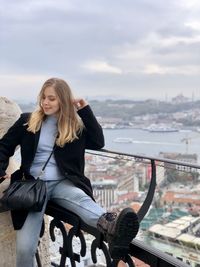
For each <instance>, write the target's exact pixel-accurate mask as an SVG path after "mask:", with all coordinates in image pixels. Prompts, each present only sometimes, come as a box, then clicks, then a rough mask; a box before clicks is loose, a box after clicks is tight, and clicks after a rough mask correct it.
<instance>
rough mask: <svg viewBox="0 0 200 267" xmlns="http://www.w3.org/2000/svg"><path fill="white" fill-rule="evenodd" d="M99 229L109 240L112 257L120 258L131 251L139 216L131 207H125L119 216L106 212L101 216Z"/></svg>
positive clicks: (98, 223)
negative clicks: (130, 247) (130, 245)
mask: <svg viewBox="0 0 200 267" xmlns="http://www.w3.org/2000/svg"><path fill="white" fill-rule="evenodd" d="M97 229H98V230H99V231H100V232H101V233H103V235H104V239H105V241H106V242H108V246H109V251H110V255H111V257H112V258H113V259H119V258H122V257H123V256H125V255H126V254H127V253H128V252H129V244H130V242H131V241H132V239H133V238H134V237H135V236H136V235H137V233H138V230H139V222H138V217H137V214H136V213H135V212H134V211H133V209H131V208H125V209H123V210H122V211H121V212H120V214H119V215H118V216H117V214H116V213H105V214H103V215H102V216H101V217H100V218H99V220H98V222H97Z"/></svg>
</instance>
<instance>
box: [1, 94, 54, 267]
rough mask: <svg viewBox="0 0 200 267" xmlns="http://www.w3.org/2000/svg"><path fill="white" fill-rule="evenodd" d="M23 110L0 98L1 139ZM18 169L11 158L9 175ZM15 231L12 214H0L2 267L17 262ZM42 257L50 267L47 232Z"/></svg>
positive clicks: (7, 266)
mask: <svg viewBox="0 0 200 267" xmlns="http://www.w3.org/2000/svg"><path fill="white" fill-rule="evenodd" d="M20 114H21V110H20V108H19V106H18V105H17V104H16V103H15V102H13V101H10V100H8V99H7V98H5V97H0V138H1V137H2V136H3V135H4V134H5V133H6V132H7V130H8V128H9V127H10V126H11V125H12V124H13V123H14V122H15V121H16V120H17V119H18V118H19V116H20ZM17 168H18V163H17V162H16V161H15V160H14V159H13V158H10V162H9V167H8V170H7V173H12V172H13V171H14V170H16V169H17ZM8 184H9V179H6V180H5V181H4V182H3V183H1V184H0V197H1V195H2V192H3V190H4V189H5V188H7V186H8ZM45 223H46V229H48V218H45ZM15 238H16V235H15V231H14V230H13V226H12V222H11V217H10V212H9V211H8V212H2V213H0V266H1V267H14V266H15V262H16V253H15V251H16V246H15ZM40 244H41V245H40V248H39V251H40V255H41V261H42V266H43V267H49V266H50V254H49V236H48V233H47V230H46V231H45V234H44V236H43V238H42V240H41V242H40Z"/></svg>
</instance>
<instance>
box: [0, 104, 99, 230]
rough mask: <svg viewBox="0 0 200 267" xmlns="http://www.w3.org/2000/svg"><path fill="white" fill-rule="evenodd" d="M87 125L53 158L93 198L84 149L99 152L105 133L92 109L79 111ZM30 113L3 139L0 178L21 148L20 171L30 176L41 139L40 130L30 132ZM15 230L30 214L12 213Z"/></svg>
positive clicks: (67, 176) (0, 146)
mask: <svg viewBox="0 0 200 267" xmlns="http://www.w3.org/2000/svg"><path fill="white" fill-rule="evenodd" d="M77 112H78V115H79V116H80V117H81V119H82V121H83V123H84V126H85V127H84V129H83V131H82V133H81V134H80V135H79V138H78V139H76V140H74V141H73V142H71V143H66V144H65V145H64V146H63V147H59V146H57V145H55V150H54V156H55V160H56V163H57V166H58V168H59V170H60V172H61V173H62V175H63V176H64V177H65V178H66V179H69V180H70V181H71V182H73V183H74V185H75V186H77V187H78V188H81V189H82V190H83V191H84V192H85V193H86V194H88V195H89V196H90V197H91V198H93V193H92V187H91V183H90V180H89V179H88V178H87V177H86V176H85V175H84V166H85V158H84V155H85V149H94V150H98V149H100V148H102V147H103V146H104V136H103V131H102V128H101V126H100V125H99V123H98V122H97V120H96V118H95V116H94V114H93V112H92V110H91V108H90V106H89V105H87V106H86V107H84V108H82V109H80V110H78V111H77ZM29 117H30V113H23V114H21V116H20V118H19V119H18V120H17V121H16V122H15V124H14V125H13V126H11V128H10V129H9V130H8V132H7V133H6V134H5V135H4V136H3V137H2V139H0V177H2V176H4V175H5V174H6V172H5V171H6V169H7V167H8V163H9V157H11V156H13V154H14V152H15V149H16V147H17V146H18V145H19V146H20V148H21V149H20V151H21V167H20V169H21V170H22V171H23V172H24V174H25V175H27V174H30V167H31V164H32V162H33V160H34V156H35V153H36V150H37V145H38V141H39V137H40V130H39V131H38V132H36V134H33V133H31V132H28V131H27V120H28V118H29ZM11 215H12V220H13V226H14V228H15V229H20V228H21V227H22V225H23V223H24V221H25V219H26V216H27V212H24V211H12V212H11Z"/></svg>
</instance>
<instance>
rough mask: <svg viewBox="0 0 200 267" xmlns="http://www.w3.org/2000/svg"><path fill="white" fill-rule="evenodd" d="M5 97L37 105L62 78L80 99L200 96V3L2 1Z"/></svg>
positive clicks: (0, 40) (1, 51)
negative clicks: (45, 89) (53, 80)
mask: <svg viewBox="0 0 200 267" xmlns="http://www.w3.org/2000/svg"><path fill="white" fill-rule="evenodd" d="M0 4H1V5H0V11H1V24H0V25H1V26H0V27H1V34H0V44H1V49H0V56H1V61H0V71H1V74H0V82H1V89H0V95H1V96H6V97H8V98H11V99H17V100H19V99H21V100H28V101H30V100H33V99H34V100H35V98H36V96H37V94H38V92H39V90H40V88H41V86H42V84H43V82H44V81H45V80H46V79H48V78H49V77H60V78H63V79H65V80H66V81H67V82H69V85H70V86H71V87H72V90H73V91H74V93H75V95H76V96H82V97H87V98H96V97H98V98H102V97H103V98H109V97H117V98H131V99H136V100H138V99H147V98H156V99H162V100H163V99H166V98H169V99H170V98H172V97H175V96H176V95H179V94H183V95H184V96H186V97H189V98H192V97H195V98H197V99H200V87H199V84H200V64H199V63H200V53H199V52H200V51H199V44H200V19H199V12H200V2H199V1H198V0H190V1H187V0H179V1H173V0H169V1H168V2H167V4H166V2H164V1H160V0H152V1H147V0H140V1H139V0H135V1H130V0H125V1H123V4H122V2H121V1H119V0H118V1H114V0H111V1H109V2H108V1H105V0H102V1H91V0H86V1H84V5H83V2H81V1H80V0H76V1H72V0H68V1H64V0H59V1H58V2H54V1H52V0H46V1H43V2H41V1H39V0H35V1H33V0H29V1H24V0H20V1H17V2H14V1H9V2H8V1H5V0H0Z"/></svg>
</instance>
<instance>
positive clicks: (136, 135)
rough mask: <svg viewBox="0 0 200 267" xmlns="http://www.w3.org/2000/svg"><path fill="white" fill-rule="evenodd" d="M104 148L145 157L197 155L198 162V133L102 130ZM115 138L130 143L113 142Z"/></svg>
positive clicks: (199, 144)
mask: <svg viewBox="0 0 200 267" xmlns="http://www.w3.org/2000/svg"><path fill="white" fill-rule="evenodd" d="M103 131H104V136H105V148H106V149H110V150H114V151H119V152H125V153H131V154H139V155H147V156H154V157H156V156H158V155H159V153H160V152H167V153H171V152H176V153H189V154H194V153H195V154H197V155H198V159H199V160H200V132H195V131H189V130H182V131H179V132H166V133H155V132H148V131H144V130H140V129H104V130H103ZM116 138H131V139H132V142H130V143H124V142H123V143H120V142H115V141H114V140H115V139H116Z"/></svg>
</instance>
